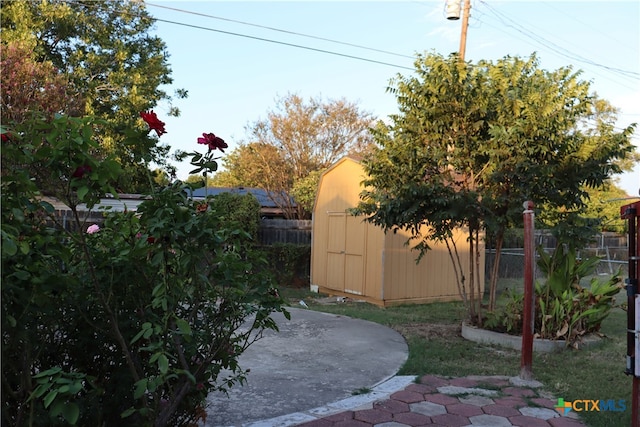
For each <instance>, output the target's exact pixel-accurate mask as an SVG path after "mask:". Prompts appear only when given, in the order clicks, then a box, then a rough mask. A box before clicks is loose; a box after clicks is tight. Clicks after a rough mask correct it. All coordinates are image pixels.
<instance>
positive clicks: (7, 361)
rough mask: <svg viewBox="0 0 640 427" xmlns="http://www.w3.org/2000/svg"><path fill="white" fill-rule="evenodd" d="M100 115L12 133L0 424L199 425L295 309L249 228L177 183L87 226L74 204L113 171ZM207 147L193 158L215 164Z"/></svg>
mask: <svg viewBox="0 0 640 427" xmlns="http://www.w3.org/2000/svg"><path fill="white" fill-rule="evenodd" d="M94 126H95V123H93V122H91V120H89V119H69V118H65V117H59V118H57V119H55V120H54V122H52V123H48V122H45V121H42V120H39V119H36V120H34V121H33V122H31V123H27V124H25V126H24V127H20V128H18V127H17V126H16V128H15V129H12V132H11V140H10V141H8V142H7V143H6V144H5V142H3V152H2V160H3V165H5V164H6V165H11V167H9V168H5V169H3V180H2V183H1V185H2V193H1V197H2V206H3V209H2V301H1V304H2V373H3V375H2V385H3V393H2V424H3V425H16V426H18V425H20V426H21V425H32V426H51V425H62V424H72V425H74V424H75V425H118V426H129V425H130V426H148V425H156V426H166V425H172V426H180V425H193V424H194V423H195V422H197V421H198V420H202V419H204V418H206V412H205V411H204V403H205V398H206V396H207V395H208V394H209V393H210V392H211V391H214V390H222V391H225V390H228V389H229V388H230V387H232V386H233V385H234V384H237V383H239V382H240V383H241V382H242V381H244V379H245V371H244V370H243V369H242V368H241V367H240V366H239V364H238V357H239V356H240V355H241V354H242V352H243V351H244V350H245V349H246V348H247V347H248V346H249V345H250V344H251V343H252V342H254V341H255V340H256V339H257V338H258V337H260V336H261V334H260V332H261V331H262V330H264V329H277V325H276V324H275V322H274V321H273V319H272V318H271V317H270V314H271V313H273V312H277V311H279V312H283V313H285V315H286V316H288V313H286V311H285V310H284V309H283V308H282V304H283V302H284V301H283V300H282V299H281V298H280V296H279V294H278V292H277V290H276V289H275V288H274V286H273V281H272V280H271V277H270V275H269V274H268V271H267V268H266V266H267V262H266V260H265V258H264V257H263V256H262V254H261V253H260V252H257V251H255V250H254V240H253V239H252V236H251V231H249V232H247V230H244V229H242V226H243V224H244V223H243V222H242V220H239V219H235V220H230V219H229V212H228V205H225V204H224V203H217V202H216V201H215V200H211V199H207V200H206V201H202V202H194V201H193V200H191V199H189V198H188V197H187V194H188V193H189V191H188V190H189V189H190V188H189V187H187V186H186V185H185V184H182V183H181V182H176V183H174V184H172V185H169V186H167V187H165V188H164V189H162V190H158V191H156V192H154V193H153V194H151V197H150V198H148V199H147V200H145V201H144V202H143V203H142V204H141V205H140V206H139V207H138V211H137V212H135V213H134V212H124V213H117V212H108V213H106V214H105V219H104V223H103V224H102V225H100V226H98V225H96V224H94V225H91V226H90V227H88V228H87V227H86V225H84V226H83V224H82V221H81V218H80V215H79V214H78V210H77V206H78V204H79V203H82V202H84V203H87V205H88V206H92V205H93V204H94V203H95V202H96V201H98V200H99V199H100V196H101V195H104V193H106V192H115V191H113V189H112V188H111V187H110V186H109V182H111V178H112V177H114V176H117V171H116V170H115V169H113V168H112V167H111V165H112V164H113V163H111V162H110V161H109V160H108V159H104V160H102V161H101V162H97V161H96V160H95V159H93V158H92V157H91V153H92V152H93V149H94V148H95V144H96V141H95V139H94V138H93V131H94ZM2 133H3V141H4V140H5V134H6V133H7V132H6V130H5V129H3V130H2ZM208 135H213V134H208ZM212 141H213V143H215V144H218V147H219V146H220V145H219V144H220V142H219V141H222V140H219V141H218V140H213V139H212ZM222 143H223V142H222ZM211 147H212V146H211V144H210V145H209V151H208V153H206V154H204V155H200V154H198V153H192V158H193V160H192V163H193V164H194V166H197V167H199V168H201V169H205V170H206V169H212V167H214V166H215V161H216V158H214V157H213V155H214V151H213V149H212V148H211ZM214 147H215V145H214ZM5 160H6V162H5ZM24 164H30V165H42V176H46V177H47V180H48V181H47V185H48V188H53V189H55V190H56V193H55V194H56V195H57V196H58V197H59V198H60V199H61V200H63V201H64V202H65V203H67V204H68V206H69V207H70V208H71V210H72V212H73V213H74V214H75V220H76V227H74V228H73V229H77V230H80V231H79V232H71V231H67V230H66V229H63V228H62V227H53V226H51V225H50V221H55V220H56V218H55V216H54V215H53V208H52V206H51V205H49V204H47V203H45V202H42V201H41V199H40V194H39V191H38V190H39V185H38V183H39V180H40V179H41V177H35V178H34V177H32V176H30V175H29V173H27V172H25V168H24V167H21V165H24ZM79 170H80V172H78V171H79ZM54 183H57V185H53V184H54ZM247 321H249V323H246V322H247Z"/></svg>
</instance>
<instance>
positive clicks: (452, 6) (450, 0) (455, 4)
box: [447, 0, 471, 61]
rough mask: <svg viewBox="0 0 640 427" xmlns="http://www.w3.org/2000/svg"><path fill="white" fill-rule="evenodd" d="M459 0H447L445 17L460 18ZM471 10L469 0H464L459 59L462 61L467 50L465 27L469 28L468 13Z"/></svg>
mask: <svg viewBox="0 0 640 427" xmlns="http://www.w3.org/2000/svg"><path fill="white" fill-rule="evenodd" d="M460 2H461V0H447V19H448V20H450V21H457V20H458V19H460V9H461V7H460V6H461V5H460ZM470 11H471V0H464V11H463V13H462V30H461V33H460V51H459V52H460V53H459V55H460V60H461V61H464V55H465V53H466V50H467V29H468V28H469V13H470Z"/></svg>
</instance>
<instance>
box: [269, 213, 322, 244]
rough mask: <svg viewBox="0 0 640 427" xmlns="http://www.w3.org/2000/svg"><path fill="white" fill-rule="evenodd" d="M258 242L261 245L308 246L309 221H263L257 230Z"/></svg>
mask: <svg viewBox="0 0 640 427" xmlns="http://www.w3.org/2000/svg"><path fill="white" fill-rule="evenodd" d="M258 240H259V241H260V243H262V244H263V245H272V244H274V243H291V244H294V245H310V244H311V220H303V219H263V220H261V221H260V228H258Z"/></svg>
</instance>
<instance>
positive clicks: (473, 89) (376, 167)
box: [358, 54, 633, 322]
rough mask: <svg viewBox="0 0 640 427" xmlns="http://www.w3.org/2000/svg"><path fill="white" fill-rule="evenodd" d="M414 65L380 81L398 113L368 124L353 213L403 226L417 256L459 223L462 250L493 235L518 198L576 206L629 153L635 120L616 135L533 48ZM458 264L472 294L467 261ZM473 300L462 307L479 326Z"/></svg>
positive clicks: (598, 105)
mask: <svg viewBox="0 0 640 427" xmlns="http://www.w3.org/2000/svg"><path fill="white" fill-rule="evenodd" d="M415 67H416V71H415V75H412V76H402V75H398V76H397V77H396V78H395V79H394V80H393V81H392V84H391V87H390V88H389V90H390V91H391V92H392V93H394V94H395V95H396V96H397V100H398V106H399V113H398V114H395V115H392V116H391V117H390V119H391V123H390V124H388V125H386V124H383V123H378V126H377V127H376V129H375V132H374V134H375V141H376V143H377V149H376V150H375V151H374V153H373V154H372V155H371V156H369V157H368V158H366V159H365V161H364V166H365V170H366V172H367V173H368V175H369V177H370V178H369V179H368V180H367V181H366V185H367V186H368V191H366V192H365V193H363V200H362V202H361V204H360V205H359V209H358V211H359V212H361V213H364V214H366V215H367V218H368V220H369V221H371V222H374V223H376V224H379V225H381V226H383V227H384V228H386V229H393V228H395V227H400V228H403V229H407V230H410V231H412V232H413V235H414V238H415V239H417V241H418V242H419V243H418V244H417V245H416V247H417V248H418V249H419V250H421V251H422V252H424V251H426V250H428V248H429V246H428V241H429V239H437V240H445V241H449V239H450V237H451V231H452V229H453V228H455V227H466V228H467V229H468V230H469V242H470V244H471V245H472V246H471V248H472V249H473V247H474V246H473V245H475V248H476V250H477V243H478V239H479V238H480V237H479V232H480V231H483V230H484V231H486V232H487V233H488V234H491V235H493V236H495V239H496V241H498V242H501V241H502V237H503V234H504V231H505V229H506V228H507V227H509V226H511V225H513V224H519V223H520V221H521V218H522V210H523V209H522V204H523V202H524V201H525V200H532V201H534V203H536V205H537V206H546V207H547V208H550V209H564V210H566V211H569V212H573V213H581V212H583V209H584V207H585V203H584V200H585V198H586V197H588V194H587V192H586V191H585V186H587V187H598V186H600V185H602V184H603V183H605V182H607V181H608V180H609V178H610V177H611V176H612V175H614V174H616V173H618V172H620V171H621V163H620V162H621V161H623V160H624V159H626V158H628V156H629V155H630V154H631V153H632V151H633V145H632V144H631V142H630V135H631V134H632V132H633V126H630V127H628V128H626V129H624V130H622V131H620V132H618V131H616V130H615V129H614V127H613V121H612V120H611V119H612V117H614V116H615V115H614V114H613V112H612V110H609V113H610V114H598V112H599V111H601V109H602V108H603V105H608V104H606V103H605V102H604V101H602V100H599V99H598V98H597V97H596V96H595V95H593V94H591V93H590V84H589V82H586V81H581V80H580V79H579V73H576V72H574V71H573V70H572V69H571V68H568V67H567V68H560V69H558V70H555V71H545V70H542V69H540V68H539V63H538V60H537V58H536V57H535V55H532V56H531V57H529V58H525V59H522V58H514V57H506V58H503V59H501V60H499V61H496V62H495V63H494V62H491V61H480V62H478V63H477V64H472V63H465V62H462V61H461V60H460V58H459V57H458V56H457V55H451V56H449V57H446V58H445V57H442V56H440V55H435V54H432V55H419V56H418V58H417V60H416V62H415ZM425 225H426V226H428V230H429V231H428V232H426V234H422V233H421V231H424V230H425V229H424V228H421V227H422V226H425ZM450 243H452V244H454V243H455V242H450ZM500 248H501V243H497V250H498V252H499V251H500ZM472 252H473V250H472ZM454 255H455V254H454ZM452 258H455V256H452ZM495 259H496V264H494V269H493V271H494V274H492V276H491V279H492V286H491V295H492V298H491V304H493V302H494V296H495V282H494V281H495V280H497V277H496V274H495V273H496V272H497V269H496V267H497V263H498V262H499V255H498V256H496V258H495ZM473 264H475V267H476V271H475V272H476V274H475V276H476V277H477V276H478V274H477V272H478V270H479V268H478V267H477V260H476V261H473ZM460 267H461V268H462V266H460ZM462 271H464V270H462ZM467 271H470V274H471V276H470V286H471V288H470V289H471V292H472V293H471V295H472V296H473V288H472V286H473V283H474V274H473V273H474V265H471V266H470V268H469V270H467ZM462 281H463V284H464V276H463V277H462ZM476 286H477V288H476V290H478V292H479V290H480V284H479V283H476ZM462 290H464V286H463V287H462ZM478 295H480V293H478ZM479 299H480V298H479ZM479 299H478V300H477V301H476V303H477V305H476V308H475V309H474V308H473V301H472V306H471V309H470V314H471V317H472V318H474V317H475V316H478V318H474V319H473V320H474V321H476V320H480V322H481V317H480V314H479V311H480V301H479Z"/></svg>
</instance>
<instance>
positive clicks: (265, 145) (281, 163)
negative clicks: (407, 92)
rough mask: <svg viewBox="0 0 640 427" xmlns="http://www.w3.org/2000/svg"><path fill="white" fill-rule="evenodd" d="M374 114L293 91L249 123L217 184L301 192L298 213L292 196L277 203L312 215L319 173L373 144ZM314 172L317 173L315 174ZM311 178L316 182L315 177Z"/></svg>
mask: <svg viewBox="0 0 640 427" xmlns="http://www.w3.org/2000/svg"><path fill="white" fill-rule="evenodd" d="M372 121H373V118H372V117H371V115H370V114H369V113H366V112H364V111H362V110H360V108H359V107H358V106H357V105H356V104H354V103H351V102H348V101H346V100H345V99H338V100H327V101H323V100H322V99H320V98H310V99H309V100H307V101H305V100H304V99H303V98H301V97H300V96H298V95H295V94H289V95H287V96H285V97H282V98H280V99H278V100H277V104H276V108H275V109H274V110H272V111H269V112H268V114H267V118H266V119H263V120H258V121H256V122H254V123H252V124H250V125H248V126H247V128H246V130H247V132H248V138H247V141H244V142H242V143H241V144H240V146H239V147H238V148H237V149H236V150H234V151H232V152H231V153H229V155H228V156H227V157H226V158H225V159H224V160H223V164H224V166H225V170H224V171H222V172H218V174H217V175H216V176H215V178H214V182H215V183H216V185H224V186H246V187H259V188H264V189H266V190H268V191H270V193H271V194H274V195H281V194H290V195H291V194H292V190H293V189H294V188H295V189H296V190H295V191H294V192H296V193H297V196H298V198H299V199H300V201H301V202H300V203H298V209H297V212H294V211H293V209H292V207H291V206H289V205H290V200H291V199H290V198H289V197H277V200H274V202H275V203H277V204H278V205H280V206H281V207H282V208H283V209H285V211H288V212H289V214H290V215H294V214H295V215H298V216H299V217H304V216H308V215H309V214H310V206H312V205H313V202H309V200H314V199H315V191H316V186H315V185H313V181H314V180H315V182H316V184H317V178H318V176H319V174H318V173H316V174H315V175H313V174H312V173H314V172H318V171H323V170H324V169H326V168H327V167H329V166H331V165H332V164H333V163H335V162H336V161H337V160H339V159H340V158H341V157H343V156H345V155H348V154H351V155H362V154H363V153H364V152H366V150H368V149H369V148H370V145H371V142H372V139H371V135H370V133H369V127H370V125H371V123H372ZM310 174H312V178H309V176H310ZM310 179H311V181H310Z"/></svg>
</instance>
